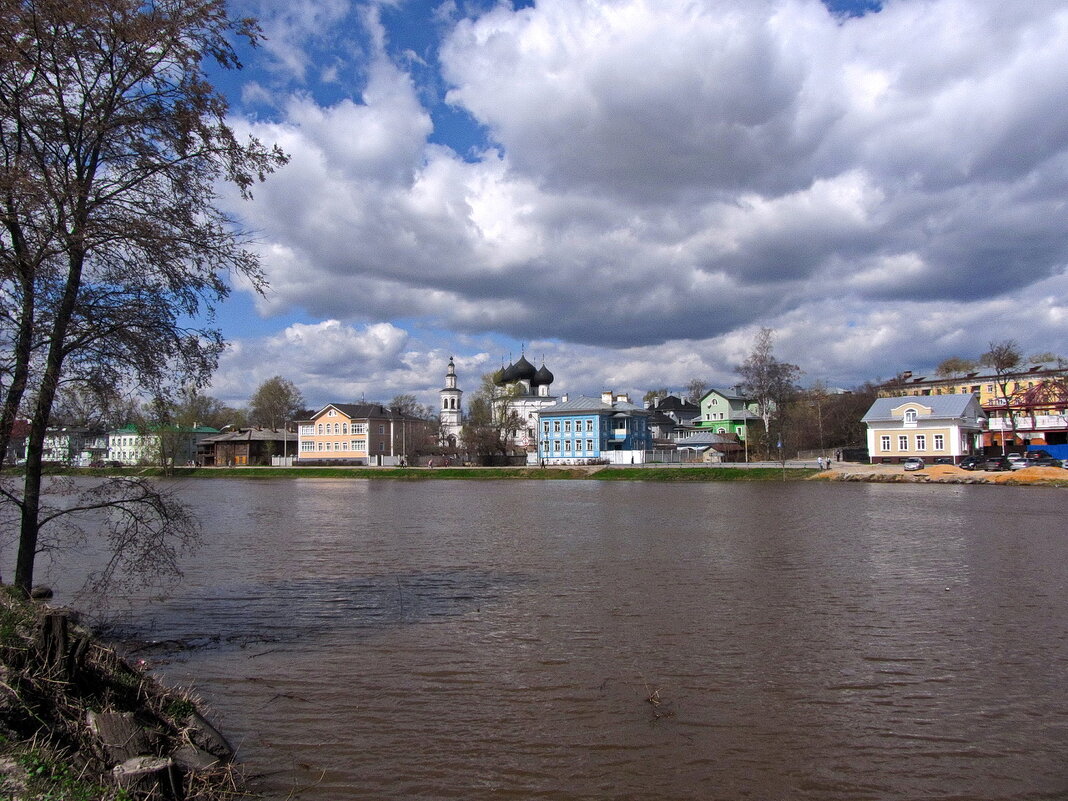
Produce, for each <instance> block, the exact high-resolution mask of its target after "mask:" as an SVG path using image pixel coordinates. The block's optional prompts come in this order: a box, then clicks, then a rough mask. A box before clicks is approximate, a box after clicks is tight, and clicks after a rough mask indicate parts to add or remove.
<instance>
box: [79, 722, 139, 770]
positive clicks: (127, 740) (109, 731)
mask: <svg viewBox="0 0 1068 801" xmlns="http://www.w3.org/2000/svg"><path fill="white" fill-rule="evenodd" d="M85 717H86V723H87V724H88V725H89V733H90V734H92V735H93V739H94V741H95V742H96V745H97V747H98V748H99V749H100V751H101V756H102V757H103V758H104V760H105V761H106V762H107V763H108V764H110V765H117V764H119V763H120V762H125V761H127V760H128V759H133V758H134V757H139V756H144V755H146V754H150V753H152V742H151V740H150V738H149V736H148V733H147V732H146V731H145V729H144V727H142V726H141V725H140V724H139V723H138V722H137V721H136V720H134V716H133V715H131V714H130V713H128V712H89V713H88V714H87V715H86V716H85Z"/></svg>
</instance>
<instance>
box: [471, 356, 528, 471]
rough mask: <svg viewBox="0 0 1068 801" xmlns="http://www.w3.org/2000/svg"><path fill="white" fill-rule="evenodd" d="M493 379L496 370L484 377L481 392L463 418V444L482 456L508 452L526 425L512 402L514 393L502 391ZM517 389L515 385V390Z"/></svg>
mask: <svg viewBox="0 0 1068 801" xmlns="http://www.w3.org/2000/svg"><path fill="white" fill-rule="evenodd" d="M493 379H494V374H493V373H486V374H485V375H484V376H482V381H481V383H480V385H479V388H478V391H477V392H475V394H474V395H473V396H472V397H471V401H470V403H469V404H468V411H467V418H466V420H465V421H464V430H463V441H464V446H465V447H466V448H468V449H470V450H471V451H473V452H474V453H476V454H477V455H479V456H500V455H504V454H507V453H508V452H509V451H510V450H511V447H512V443H513V442H514V437H515V434H516V433H517V432H518V431H519V430H520V429H522V428H523V427H524V426H525V423H524V422H523V420H522V418H520V416H519V415H518V414H517V413H516V411H515V410H514V409H513V408H512V406H511V404H510V401H511V399H512V398H513V397H514V395H513V394H509V393H508V392H502V391H501V390H500V389H499V388H498V387H497V385H496V384H495V383H494V380H493ZM516 391H518V390H517V389H516V388H513V390H512V392H513V393H514V392H516Z"/></svg>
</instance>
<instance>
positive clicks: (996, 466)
mask: <svg viewBox="0 0 1068 801" xmlns="http://www.w3.org/2000/svg"><path fill="white" fill-rule="evenodd" d="M983 469H984V470H1012V459H1010V458H1009V457H1008V456H988V457H987V459H986V461H985V462H983Z"/></svg>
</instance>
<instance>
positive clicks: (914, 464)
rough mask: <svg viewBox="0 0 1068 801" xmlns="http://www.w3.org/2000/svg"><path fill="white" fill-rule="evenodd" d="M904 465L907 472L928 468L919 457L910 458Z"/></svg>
mask: <svg viewBox="0 0 1068 801" xmlns="http://www.w3.org/2000/svg"><path fill="white" fill-rule="evenodd" d="M902 464H904V465H905V469H906V470H923V468H925V467H926V466H927V465H926V464H924V461H923V459H921V458H920V457H919V456H910V457H909V458H908V459H906V460H905V461H904V462H903V463H902Z"/></svg>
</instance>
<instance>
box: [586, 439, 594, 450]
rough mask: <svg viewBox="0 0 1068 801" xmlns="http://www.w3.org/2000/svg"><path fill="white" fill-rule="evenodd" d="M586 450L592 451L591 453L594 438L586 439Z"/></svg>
mask: <svg viewBox="0 0 1068 801" xmlns="http://www.w3.org/2000/svg"><path fill="white" fill-rule="evenodd" d="M586 450H588V451H590V452H591V453H592V452H593V440H592V439H588V440H586Z"/></svg>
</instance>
